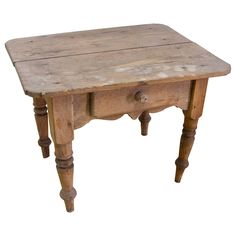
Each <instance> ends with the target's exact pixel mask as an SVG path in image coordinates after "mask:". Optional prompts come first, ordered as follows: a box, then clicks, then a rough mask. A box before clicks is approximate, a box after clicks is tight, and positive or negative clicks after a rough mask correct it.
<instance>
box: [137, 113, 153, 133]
mask: <svg viewBox="0 0 236 236" xmlns="http://www.w3.org/2000/svg"><path fill="white" fill-rule="evenodd" d="M150 120H151V116H150V115H149V113H148V111H144V112H143V113H142V114H141V115H140V116H139V121H140V122H141V135H143V136H146V135H147V134H148V124H149V122H150Z"/></svg>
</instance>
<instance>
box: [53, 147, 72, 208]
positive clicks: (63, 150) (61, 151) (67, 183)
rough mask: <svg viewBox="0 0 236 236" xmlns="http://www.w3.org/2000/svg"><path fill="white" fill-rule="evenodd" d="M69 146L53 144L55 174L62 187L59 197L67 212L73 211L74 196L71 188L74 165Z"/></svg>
mask: <svg viewBox="0 0 236 236" xmlns="http://www.w3.org/2000/svg"><path fill="white" fill-rule="evenodd" d="M71 146H72V145H71V143H69V144H65V145H59V144H55V155H56V164H57V172H58V175H59V179H60V182H61V186H62V190H61V192H60V196H61V198H62V199H63V200H64V202H65V206H66V210H67V211H68V212H72V211H73V210H74V198H75V196H76V190H75V189H74V187H73V173H74V164H73V156H72V147H71Z"/></svg>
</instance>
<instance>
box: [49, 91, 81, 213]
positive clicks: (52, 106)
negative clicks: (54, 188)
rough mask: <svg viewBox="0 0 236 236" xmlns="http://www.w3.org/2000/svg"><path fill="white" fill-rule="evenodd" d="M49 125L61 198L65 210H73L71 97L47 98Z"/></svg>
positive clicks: (74, 193) (74, 191) (74, 192)
mask: <svg viewBox="0 0 236 236" xmlns="http://www.w3.org/2000/svg"><path fill="white" fill-rule="evenodd" d="M47 105H48V114H49V124H50V130H51V136H52V139H53V141H54V146H55V155H56V164H57V172H58V176H59V179H60V182H61V186H62V190H61V192H60V196H61V198H62V199H63V200H64V202H65V206H66V210H67V211H68V212H72V211H73V210H74V198H75V196H76V190H75V189H74V187H73V172H74V164H73V156H72V153H73V152H72V140H73V138H74V122H73V96H72V95H68V96H62V97H53V98H47Z"/></svg>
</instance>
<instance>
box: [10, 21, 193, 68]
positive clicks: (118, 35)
mask: <svg viewBox="0 0 236 236" xmlns="http://www.w3.org/2000/svg"><path fill="white" fill-rule="evenodd" d="M185 42H190V40H188V39H186V38H185V37H184V36H182V35H180V34H177V33H176V32H175V31H174V30H173V29H171V28H170V27H168V26H165V25H160V24H148V25H136V26H126V27H117V28H108V29H98V30H88V31H79V32H71V33H63V34H54V35H44V36H37V37H28V38H20V39H13V40H10V41H8V42H7V43H6V48H7V50H8V52H9V54H10V56H11V59H12V62H13V63H15V62H19V61H29V60H37V59H45V58H53V57H66V56H71V55H78V54H88V53H97V52H106V51H114V50H124V49H130V48H140V47H152V46H160V45H166V44H173V43H185Z"/></svg>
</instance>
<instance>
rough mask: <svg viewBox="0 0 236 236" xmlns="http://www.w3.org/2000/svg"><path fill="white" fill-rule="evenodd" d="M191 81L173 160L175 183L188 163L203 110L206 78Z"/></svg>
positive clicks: (178, 180) (179, 179)
mask: <svg viewBox="0 0 236 236" xmlns="http://www.w3.org/2000/svg"><path fill="white" fill-rule="evenodd" d="M192 83H193V85H192V91H191V99H190V103H189V107H188V109H187V110H185V111H184V116H185V119H184V125H183V131H182V136H181V139H180V147H179V157H178V158H177V159H176V161H175V164H176V173H175V181H176V182H177V183H179V182H180V181H181V178H182V175H183V173H184V170H185V169H186V168H187V167H188V165H189V162H188V157H189V154H190V152H191V149H192V146H193V143H194V139H195V134H196V129H197V124H198V119H199V117H200V116H201V115H202V112H203V106H204V101H205V94H206V89H207V84H208V79H201V80H197V81H193V82H192Z"/></svg>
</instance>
